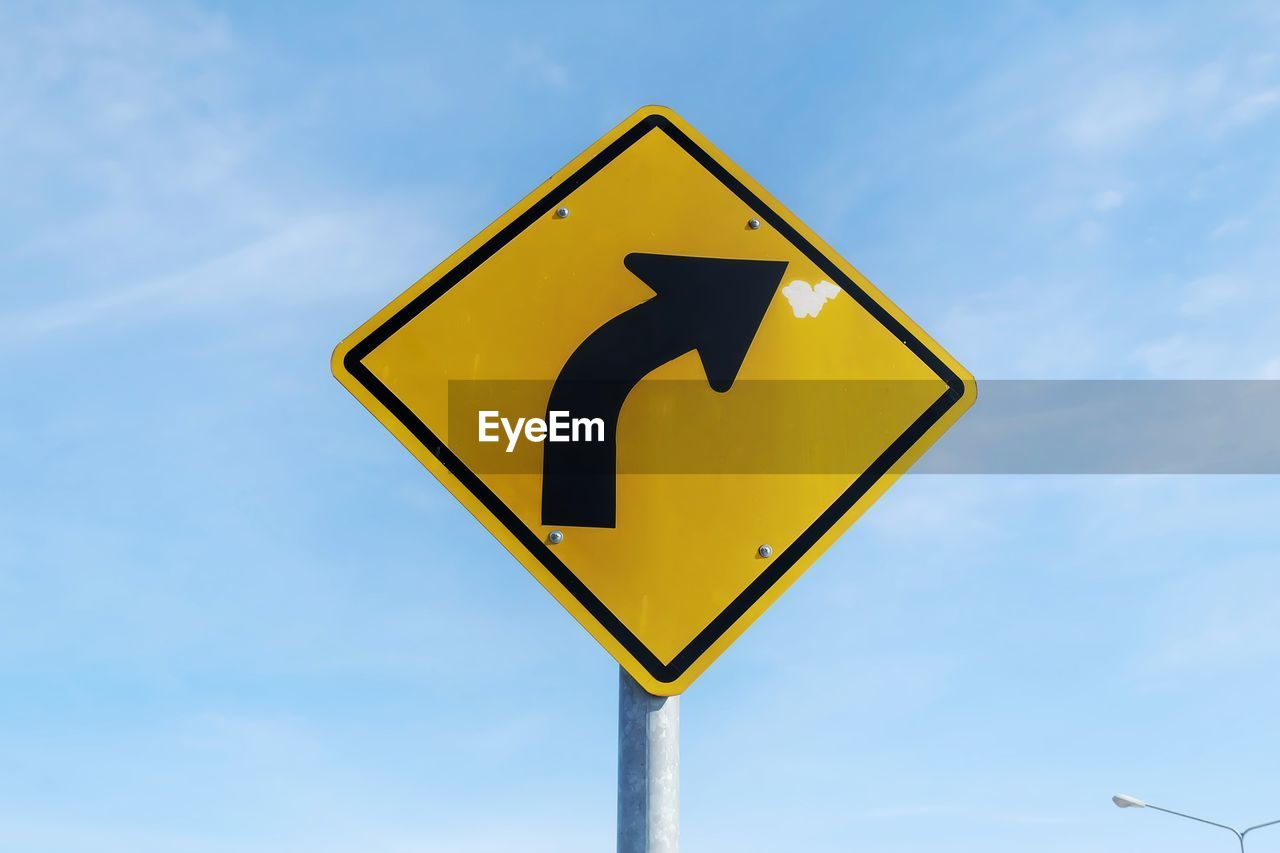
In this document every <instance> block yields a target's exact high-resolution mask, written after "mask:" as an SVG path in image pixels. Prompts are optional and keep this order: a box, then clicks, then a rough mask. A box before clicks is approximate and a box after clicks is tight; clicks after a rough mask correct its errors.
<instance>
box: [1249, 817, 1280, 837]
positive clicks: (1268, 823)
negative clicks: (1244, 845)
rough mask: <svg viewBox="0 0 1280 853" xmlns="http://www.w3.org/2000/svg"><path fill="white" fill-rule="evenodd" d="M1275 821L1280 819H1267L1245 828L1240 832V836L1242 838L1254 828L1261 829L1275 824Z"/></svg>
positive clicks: (1277, 821)
mask: <svg viewBox="0 0 1280 853" xmlns="http://www.w3.org/2000/svg"><path fill="white" fill-rule="evenodd" d="M1277 823H1280V820H1269V821H1267V822H1266V823H1260V824H1258V825H1257V826H1251V827H1249V828H1248V829H1246V830H1245V831H1244V832H1242V833H1240V837H1241V838H1244V837H1245V836H1246V835H1248V834H1249V833H1251V832H1253V831H1254V830H1255V829H1262V828H1263V827H1264V826H1275V825H1276V824H1277Z"/></svg>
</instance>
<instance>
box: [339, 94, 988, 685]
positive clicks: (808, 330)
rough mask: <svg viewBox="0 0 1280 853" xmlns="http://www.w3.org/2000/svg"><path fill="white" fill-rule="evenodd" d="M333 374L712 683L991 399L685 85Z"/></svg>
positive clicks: (451, 479) (595, 617)
mask: <svg viewBox="0 0 1280 853" xmlns="http://www.w3.org/2000/svg"><path fill="white" fill-rule="evenodd" d="M333 371H334V374H335V375H336V376H337V377H338V379H339V380H340V381H341V382H342V384H343V385H344V386H346V388H347V389H348V390H349V391H350V392H351V393H352V394H354V395H355V396H356V398H357V399H359V400H360V402H361V403H363V404H364V405H365V406H366V407H367V408H368V409H369V410H370V411H371V412H373V414H374V415H375V416H376V417H377V418H378V420H379V421H381V422H382V423H383V424H384V425H385V426H386V427H387V428H388V429H389V430H390V431H391V432H392V433H393V434H394V435H395V436H396V438H398V439H399V440H400V441H401V442H402V443H403V444H404V445H405V446H406V447H407V448H408V449H409V450H410V451H411V452H412V453H413V454H414V455H415V456H416V457H417V458H418V459H419V460H420V461H421V462H422V463H423V464H424V465H425V466H426V467H427V468H428V469H429V470H430V471H431V472H432V473H433V474H434V475H435V476H436V477H438V478H439V479H440V481H441V482H442V483H443V484H444V485H445V486H446V487H447V488H448V489H449V491H450V492H452V493H453V495H454V496H455V497H456V498H457V499H458V500H459V501H461V502H462V503H463V505H465V506H466V508H467V509H468V510H470V511H471V513H472V514H473V515H474V516H475V517H476V518H477V519H479V520H480V522H481V523H482V524H483V525H484V526H485V527H486V528H488V530H489V531H490V532H491V533H493V535H494V536H496V537H497V539H498V541H499V542H501V543H502V545H503V546H504V547H506V548H507V550H509V551H510V552H511V553H512V554H513V555H515V557H516V558H517V559H518V560H519V561H520V562H521V563H522V564H523V565H524V566H525V568H526V569H528V570H529V572H530V573H531V574H532V575H533V576H534V577H535V578H536V579H537V580H538V581H539V582H540V583H541V584H542V585H543V586H544V587H546V589H547V590H548V591H549V592H550V593H551V594H552V595H553V596H555V598H556V599H557V600H558V601H559V602H560V603H561V604H562V605H564V607H565V608H566V609H567V610H568V611H569V612H570V613H572V614H573V616H574V617H575V618H576V619H577V620H578V621H579V622H580V623H582V625H583V626H584V627H585V628H586V629H587V630H588V631H589V632H590V633H591V634H592V635H593V636H594V637H595V638H596V639H597V640H598V641H599V642H600V643H601V644H602V645H603V646H604V647H605V648H606V649H607V650H608V651H609V652H610V653H611V654H612V655H613V656H614V657H615V658H616V659H617V660H618V662H619V663H620V664H621V665H622V666H623V667H625V668H626V670H627V671H628V672H629V673H630V674H631V675H632V676H633V677H634V678H635V679H636V680H637V681H638V682H639V683H640V684H641V685H642V686H643V687H644V688H645V689H646V690H648V691H649V692H651V693H655V694H659V695H673V694H676V693H680V692H681V691H683V690H684V689H685V688H686V687H687V686H688V685H689V684H691V683H692V682H693V680H694V679H695V678H697V677H698V675H700V674H701V673H702V672H703V670H705V669H706V667H707V666H708V665H709V664H710V663H711V662H712V661H713V660H714V659H715V658H716V657H717V656H719V655H720V653H721V652H723V651H724V650H725V649H726V648H727V647H728V646H729V645H730V644H731V643H732V642H733V641H734V640H735V639H736V638H737V637H738V636H739V635H740V634H741V633H742V632H743V631H744V630H746V628H747V626H748V625H750V624H751V622H753V621H754V620H755V619H756V618H757V617H758V616H759V615H760V614H761V613H763V612H764V610H765V609H767V608H768V607H769V606H770V605H771V604H772V603H773V602H774V601H776V600H777V598H778V597H779V596H780V595H781V594H782V593H783V592H784V591H785V590H786V589H787V587H789V586H790V585H791V584H792V583H793V582H794V581H795V580H796V578H797V577H799V576H800V574H802V573H803V572H804V571H805V570H806V569H807V568H808V567H809V565H810V564H811V563H812V562H813V561H814V560H815V559H816V558H817V556H818V555H819V554H820V553H822V551H824V550H825V549H826V548H828V547H829V546H830V545H831V544H832V542H834V541H835V540H836V538H838V537H839V536H840V535H841V534H842V533H844V531H845V530H847V529H848V528H849V526H850V525H851V524H853V522H854V520H855V519H856V518H857V517H858V516H859V515H860V514H861V513H862V512H863V511H864V510H865V509H866V508H867V507H868V506H869V505H870V504H871V503H872V502H874V501H875V500H876V499H877V498H879V496H880V495H881V494H882V493H883V492H884V491H885V490H886V489H887V488H888V487H889V485H890V484H891V483H892V482H893V480H895V479H896V478H897V476H899V475H900V474H901V473H902V472H903V471H905V470H906V468H907V467H909V466H910V465H911V464H912V463H913V462H915V460H916V459H917V458H919V456H920V455H921V454H922V453H923V452H924V451H925V450H926V449H927V448H928V446H929V445H930V444H932V443H933V442H934V441H935V440H936V439H937V438H938V436H939V435H941V434H942V433H943V432H944V431H945V430H946V429H947V428H948V427H949V426H950V425H951V424H952V423H954V422H955V420H956V419H957V418H958V417H959V416H960V415H961V414H962V413H963V412H964V410H965V409H967V408H968V407H969V406H970V405H971V404H972V402H973V399H974V394H975V385H974V382H973V378H972V377H971V376H969V374H968V373H967V372H965V370H964V368H962V367H961V366H960V365H959V364H958V363H957V362H956V361H955V360H954V359H952V358H951V357H950V356H949V355H948V354H947V353H946V352H945V351H943V350H942V348H941V347H939V346H938V345H937V344H936V343H934V342H933V341H932V340H931V339H930V338H929V337H928V336H927V335H925V334H924V332H923V331H921V330H920V328H919V327H918V326H916V324H915V323H913V322H912V321H911V320H910V318H908V317H907V316H906V315H905V314H904V313H902V311H900V310H899V309H898V308H897V307H896V306H894V305H893V304H892V303H891V302H889V300H888V299H886V298H885V297H884V296H883V295H882V294H881V293H880V292H879V291H878V290H876V289H875V288H874V287H873V286H872V285H871V284H870V283H869V282H868V281H867V280H866V279H865V278H863V277H862V275H861V274H859V273H858V271H857V270H855V269H854V268H853V267H852V266H851V265H849V264H848V263H847V262H845V261H844V260H842V259H841V258H840V257H839V256H838V255H837V254H836V253H835V252H834V251H832V250H831V248H830V247H829V246H827V245H826V244H825V243H823V242H822V240H820V239H819V238H818V237H817V236H816V235H815V234H813V232H811V231H810V230H809V229H808V228H806V227H805V226H804V224H803V223H801V222H800V221H799V220H798V219H797V218H796V217H795V216H793V215H792V214H791V213H789V212H788V211H787V210H786V209H785V208H783V207H782V205H780V204H778V202H777V201H776V200H774V199H773V197H772V196H770V195H769V194H768V193H767V192H765V191H764V189H762V188H761V187H760V186H759V185H757V184H756V183H755V182H754V181H753V180H752V179H751V178H750V177H749V176H748V175H746V174H745V173H744V172H743V171H742V170H741V169H739V168H738V167H737V166H735V165H734V164H733V163H732V162H730V161H729V160H728V159H727V158H726V157H725V156H724V155H723V154H721V153H720V152H719V151H718V150H716V149H715V148H714V147H712V146H711V144H710V143H708V142H707V141H706V140H705V139H704V138H703V137H702V136H701V135H700V134H699V133H698V132H697V131H696V130H694V129H693V128H692V127H690V126H689V125H688V124H686V123H685V122H684V121H683V120H682V119H681V118H680V117H679V116H677V115H676V114H675V113H673V112H672V111H670V110H667V109H665V108H661V107H651V108H646V109H642V110H640V111H639V112H637V113H636V114H635V115H633V116H631V117H630V118H629V119H627V120H626V121H624V122H623V123H622V124H621V125H619V126H618V127H617V128H615V129H614V130H613V131H611V132H610V133H608V134H607V135H606V136H605V137H604V138H602V139H601V140H599V141H598V142H596V143H595V144H594V145H592V146H591V147H590V148H588V149H587V150H586V151H584V152H583V153H582V154H581V155H580V156H579V157H578V158H577V159H575V160H574V161H573V162H571V163H570V164H569V165H567V166H565V167H564V168H563V169H561V170H560V172H558V173H557V174H556V175H555V176H553V177H552V178H551V179H550V180H548V181H547V182H546V183H544V184H543V185H542V186H540V187H538V189H536V190H535V191H534V192H532V193H531V194H530V195H529V196H528V197H526V198H525V199H524V200H523V201H521V202H520V203H519V204H518V205H516V206H515V207H514V208H512V209H511V210H510V211H508V212H507V213H506V214H504V215H503V216H502V217H500V218H499V219H498V220H497V221H496V222H494V223H493V224H492V225H490V226H489V227H488V228H486V229H485V230H484V231H483V232H482V233H481V234H479V235H478V236H477V237H476V238H475V239H473V240H472V241H471V242H469V243H468V244H467V245H465V246H464V247H462V248H461V249H459V250H458V251H457V252H456V253H454V254H453V255H452V256H451V257H449V258H448V259H447V260H446V261H445V262H444V263H442V264H441V265H440V266H439V267H437V268H436V269H435V270H433V271H432V272H430V273H429V274H428V275H427V276H426V277H424V278H423V279H422V280H421V281H419V282H418V283H417V284H415V285H414V286H413V287H411V288H410V289H409V290H408V291H406V292H405V293H403V294H401V295H400V296H399V297H397V298H396V299H395V300H394V301H393V302H392V303H391V304H390V305H388V306H387V307H386V308H384V309H383V310H382V311H380V312H378V314H377V315H376V316H374V317H373V318H372V319H371V320H369V321H368V322H367V323H365V324H364V325H363V326H361V327H360V328H359V329H357V330H356V331H355V332H354V333H353V334H351V335H350V336H349V337H348V338H347V339H346V340H344V341H343V342H342V343H341V344H340V345H339V346H338V348H337V350H336V351H335V352H334V355H333Z"/></svg>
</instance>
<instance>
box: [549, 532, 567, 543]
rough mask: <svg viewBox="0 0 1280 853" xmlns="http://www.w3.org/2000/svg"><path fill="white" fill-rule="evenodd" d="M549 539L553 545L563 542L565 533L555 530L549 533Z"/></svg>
mask: <svg viewBox="0 0 1280 853" xmlns="http://www.w3.org/2000/svg"><path fill="white" fill-rule="evenodd" d="M547 541H548V542H550V543H551V544H552V545H559V544H560V543H561V542H563V541H564V534H563V533H561V532H560V531H559V530H553V531H551V532H550V533H548V534H547Z"/></svg>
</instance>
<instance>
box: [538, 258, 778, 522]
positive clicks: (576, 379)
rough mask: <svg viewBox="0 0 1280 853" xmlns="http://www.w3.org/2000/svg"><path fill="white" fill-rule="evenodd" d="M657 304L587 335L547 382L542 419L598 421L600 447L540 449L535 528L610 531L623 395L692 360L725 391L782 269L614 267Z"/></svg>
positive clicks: (688, 263)
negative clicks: (563, 415)
mask: <svg viewBox="0 0 1280 853" xmlns="http://www.w3.org/2000/svg"><path fill="white" fill-rule="evenodd" d="M623 265H624V266H626V268H627V269H628V270H630V271H631V272H632V273H633V274H634V275H635V276H636V277H638V278H639V279H640V280H641V281H643V282H644V283H645V284H646V285H648V286H649V288H650V289H652V290H653V292H654V293H655V294H656V295H655V296H654V297H653V298H651V299H650V300H649V301H647V302H642V303H640V304H639V305H637V306H636V307H634V308H632V309H630V310H628V311H624V312H623V313H621V314H619V315H618V316H617V317H614V318H613V319H612V320H610V321H609V322H607V323H605V324H604V325H603V326H601V327H600V328H599V329H596V330H595V331H594V332H592V333H591V334H590V335H589V336H588V337H587V339H586V340H585V341H583V342H582V343H581V344H580V345H579V346H578V348H577V349H576V350H574V351H573V355H571V356H569V360H568V361H567V362H565V365H564V368H563V369H562V370H561V371H560V375H559V376H558V377H557V378H556V381H555V384H554V385H553V386H552V388H551V397H550V399H549V401H548V403H547V413H548V419H549V418H550V413H551V412H568V413H569V415H570V416H571V417H573V418H601V419H602V420H603V421H604V425H605V429H604V441H597V442H588V441H568V442H551V441H548V442H546V443H545V444H543V451H542V523H543V524H546V525H564V526H569V527H615V526H616V522H617V485H616V482H615V478H616V473H617V470H616V469H617V426H618V415H619V414H620V413H621V411H622V404H623V403H624V402H626V399H627V395H628V394H630V393H631V389H632V388H634V387H635V386H636V384H637V383H638V382H639V381H640V380H641V379H643V378H644V377H645V376H647V375H648V374H649V373H651V372H652V371H654V370H656V369H657V368H659V367H661V366H662V365H664V364H666V363H667V362H669V361H672V360H673V359H676V358H679V357H680V356H682V355H684V354H685V353H687V352H690V351H692V350H697V351H698V357H699V358H700V359H701V360H702V368H703V370H704V371H706V374H707V382H708V383H709V384H710V385H711V387H712V388H713V389H714V390H716V391H719V392H724V391H728V390H729V388H730V387H732V385H733V381H734V379H735V378H736V377H737V375H738V370H739V369H740V368H741V367H742V362H743V359H745V358H746V357H747V350H748V349H750V348H751V341H752V340H753V339H754V338H755V336H756V331H757V330H758V329H759V328H760V322H761V321H762V320H763V319H764V314H765V311H766V310H767V309H768V307H769V302H770V300H771V299H772V298H773V294H774V292H775V291H776V290H777V289H778V284H779V283H780V282H781V281H782V273H783V272H784V271H785V270H786V268H787V262H786V261H754V260H740V259H732V258H690V257H683V256H680V255H651V254H645V253H640V252H633V253H631V254H629V255H627V256H626V257H625V258H624V259H623Z"/></svg>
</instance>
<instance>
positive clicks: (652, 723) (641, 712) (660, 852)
mask: <svg viewBox="0 0 1280 853" xmlns="http://www.w3.org/2000/svg"><path fill="white" fill-rule="evenodd" d="M679 849H680V697H679V696H654V695H653V694H652V693H648V692H647V691H645V689H644V688H643V687H641V686H640V685H639V684H637V683H636V680H635V679H634V678H632V677H631V676H630V675H628V674H627V671H626V670H625V669H619V671H618V853H677V851H679Z"/></svg>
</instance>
